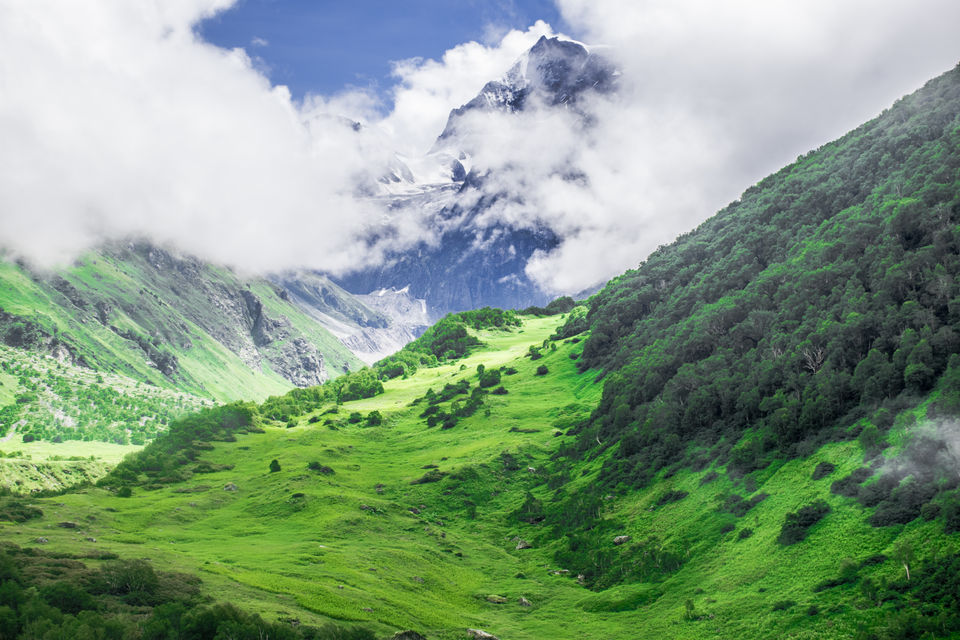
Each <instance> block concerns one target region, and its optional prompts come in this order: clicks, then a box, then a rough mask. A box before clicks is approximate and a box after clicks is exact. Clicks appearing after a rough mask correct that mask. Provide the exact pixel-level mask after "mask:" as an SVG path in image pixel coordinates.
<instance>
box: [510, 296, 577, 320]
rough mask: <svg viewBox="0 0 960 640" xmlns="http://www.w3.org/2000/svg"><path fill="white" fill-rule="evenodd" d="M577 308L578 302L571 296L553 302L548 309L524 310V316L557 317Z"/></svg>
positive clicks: (530, 308)
mask: <svg viewBox="0 0 960 640" xmlns="http://www.w3.org/2000/svg"><path fill="white" fill-rule="evenodd" d="M576 306H577V302H576V301H575V300H574V299H573V298H571V297H570V296H562V297H560V298H557V299H556V300H552V301H551V302H550V304H548V305H547V306H546V307H527V308H526V309H524V310H523V314H524V315H529V316H555V315H558V314H561V313H567V312H569V311H570V310H571V309H573V308H574V307H576Z"/></svg>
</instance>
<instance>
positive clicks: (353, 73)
mask: <svg viewBox="0 0 960 640" xmlns="http://www.w3.org/2000/svg"><path fill="white" fill-rule="evenodd" d="M537 20H544V21H546V22H548V23H550V24H551V25H552V26H553V28H554V30H565V29H563V27H564V26H565V25H564V24H563V22H562V20H561V19H560V16H559V13H558V12H557V9H556V7H555V6H554V4H553V2H552V1H551V0H408V1H399V2H398V1H396V0H349V1H343V0H240V1H239V2H238V3H237V5H236V6H234V7H233V8H232V9H230V10H228V11H226V12H223V13H221V14H219V15H217V16H215V17H214V18H211V19H209V20H207V21H205V22H203V23H202V24H201V25H200V27H199V33H200V34H201V35H202V37H203V38H204V39H206V40H207V41H209V42H211V43H213V44H216V45H218V46H221V47H227V48H233V47H242V48H244V49H245V50H247V52H248V53H249V54H250V55H251V56H254V57H258V58H260V59H261V60H262V62H263V63H264V64H265V67H266V70H267V73H268V74H269V76H270V79H271V81H272V82H273V83H274V84H285V85H287V86H288V87H290V90H291V92H292V93H293V95H294V97H295V98H301V97H302V96H303V95H304V94H305V93H319V94H324V95H329V94H333V93H336V92H338V91H340V90H341V89H343V88H345V87H351V86H353V87H372V88H374V89H375V90H376V91H378V92H379V93H381V94H383V93H384V92H385V90H386V89H388V88H389V87H390V86H391V85H392V84H393V82H394V80H393V79H392V78H391V77H390V61H392V60H402V59H407V58H414V57H423V58H434V59H439V58H440V56H442V55H443V53H444V51H446V50H447V49H450V48H452V47H454V46H456V45H458V44H460V43H463V42H467V41H470V40H477V41H483V40H484V39H485V38H486V37H487V36H488V35H489V34H490V32H491V29H492V30H493V31H494V33H498V32H499V33H502V32H505V31H506V30H508V29H525V28H526V27H528V26H530V25H531V24H533V23H534V22H535V21H537Z"/></svg>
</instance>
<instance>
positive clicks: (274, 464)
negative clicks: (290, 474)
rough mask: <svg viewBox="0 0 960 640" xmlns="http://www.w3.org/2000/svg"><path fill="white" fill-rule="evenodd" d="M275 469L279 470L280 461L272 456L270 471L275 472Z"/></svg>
mask: <svg viewBox="0 0 960 640" xmlns="http://www.w3.org/2000/svg"><path fill="white" fill-rule="evenodd" d="M277 471H280V463H279V462H277V459H276V458H274V459H273V460H271V461H270V473H276V472H277Z"/></svg>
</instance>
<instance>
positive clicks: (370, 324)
mask: <svg viewBox="0 0 960 640" xmlns="http://www.w3.org/2000/svg"><path fill="white" fill-rule="evenodd" d="M273 282H275V283H276V284H278V285H280V286H281V287H283V288H284V290H285V292H286V294H287V296H288V297H289V298H290V299H291V300H292V301H293V302H295V303H296V304H297V305H298V306H299V307H300V308H301V309H302V310H303V311H304V312H305V313H306V314H307V315H309V316H310V317H312V318H313V319H314V320H316V321H317V322H318V323H320V324H321V325H322V326H323V327H324V328H326V329H327V330H328V331H329V332H330V333H332V334H333V335H334V336H336V337H337V338H338V339H339V340H340V342H342V343H343V344H344V345H345V346H346V347H347V348H348V349H350V351H352V352H353V354H354V355H356V356H357V357H358V358H359V359H360V360H362V361H363V362H365V363H366V364H373V363H374V362H376V361H377V360H380V359H381V358H384V357H386V356H388V355H390V354H392V353H394V352H396V351H398V350H399V349H400V348H401V347H403V345H405V344H407V343H408V342H410V341H411V340H413V339H414V338H416V337H417V336H419V335H420V334H421V333H423V331H424V330H425V329H426V328H427V327H428V326H429V325H430V319H429V317H428V314H427V307H426V303H425V302H424V301H423V300H422V299H416V298H414V297H412V296H411V295H410V294H409V291H408V290H407V289H401V290H396V289H377V290H376V291H372V292H371V293H369V294H367V295H360V294H358V295H353V294H350V293H348V292H347V291H345V290H344V289H342V288H341V287H339V286H337V285H336V284H335V283H334V282H333V281H331V280H330V278H328V277H327V276H325V275H323V274H319V273H313V272H296V273H286V274H283V275H281V276H277V277H275V278H273ZM364 290H368V288H367V287H365V288H364Z"/></svg>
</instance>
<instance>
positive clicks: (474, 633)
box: [467, 629, 500, 640]
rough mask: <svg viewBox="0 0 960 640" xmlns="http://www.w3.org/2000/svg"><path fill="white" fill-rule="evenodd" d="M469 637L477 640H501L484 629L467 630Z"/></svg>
mask: <svg viewBox="0 0 960 640" xmlns="http://www.w3.org/2000/svg"><path fill="white" fill-rule="evenodd" d="M467 635H468V636H469V637H471V638H475V640H500V638H498V637H497V636H495V635H493V634H492V633H487V632H486V631H484V630H483V629H467Z"/></svg>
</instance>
